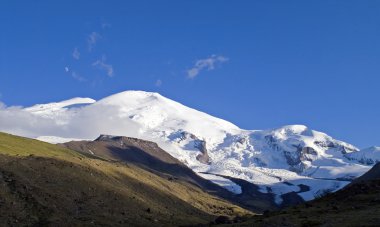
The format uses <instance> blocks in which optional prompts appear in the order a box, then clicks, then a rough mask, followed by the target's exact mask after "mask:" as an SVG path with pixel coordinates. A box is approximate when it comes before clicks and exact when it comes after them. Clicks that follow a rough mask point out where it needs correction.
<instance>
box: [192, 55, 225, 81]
mask: <svg viewBox="0 0 380 227" xmlns="http://www.w3.org/2000/svg"><path fill="white" fill-rule="evenodd" d="M228 60H229V59H228V58H226V57H224V56H221V55H215V54H213V55H211V56H210V57H209V58H205V59H200V60H197V61H196V62H195V65H194V67H193V68H191V69H189V70H187V77H188V78H190V79H194V78H195V77H196V76H198V74H199V73H200V72H201V71H202V70H208V71H210V70H214V69H215V66H216V65H217V64H222V63H224V62H227V61H228Z"/></svg>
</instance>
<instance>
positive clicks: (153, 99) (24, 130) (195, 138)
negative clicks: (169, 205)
mask: <svg viewBox="0 0 380 227" xmlns="http://www.w3.org/2000/svg"><path fill="white" fill-rule="evenodd" d="M75 100H80V101H78V102H76V101H75ZM41 106H42V107H41ZM37 110H38V111H37ZM11 116H12V117H11ZM0 122H1V124H0V130H2V131H6V132H11V133H15V134H19V135H23V136H27V137H33V138H39V139H41V140H45V141H48V142H53V143H56V142H68V141H70V140H72V139H67V138H75V139H77V140H78V139H88V140H93V139H95V138H97V137H98V136H99V135H100V134H107V135H117V136H127V137H134V138H139V139H143V140H147V141H152V142H155V143H157V144H158V146H159V147H160V148H162V149H163V150H165V151H167V152H168V153H169V154H170V155H171V156H173V157H174V158H176V159H178V160H179V161H181V162H182V163H184V164H185V165H186V166H188V167H189V168H191V169H192V170H194V171H195V172H196V173H197V174H198V175H199V176H201V177H203V178H205V179H209V180H211V181H213V182H214V183H216V184H219V185H220V186H223V187H225V188H226V189H228V190H230V191H231V192H233V193H235V194H237V195H238V194H240V193H243V190H242V187H243V185H245V186H246V183H247V182H248V183H249V184H253V185H255V186H257V187H258V188H257V191H258V192H260V193H262V194H264V195H266V196H270V197H273V200H274V202H275V203H276V204H277V205H278V206H283V205H286V204H287V203H289V201H290V200H292V201H303V200H311V199H314V198H316V197H319V196H320V195H321V194H323V193H324V192H325V191H336V190H338V189H340V188H342V187H344V186H345V185H347V184H349V183H350V182H351V180H352V179H354V178H356V177H358V176H360V175H362V174H363V173H365V172H366V171H368V170H369V169H370V168H371V165H372V164H374V162H376V161H377V159H374V157H375V156H376V155H375V156H372V154H375V153H376V152H374V151H371V150H370V151H365V150H364V151H363V150H362V151H360V150H359V149H358V148H356V147H355V146H353V145H351V144H348V143H345V142H342V141H339V140H336V139H334V138H332V137H330V136H328V135H326V134H324V133H322V132H317V131H314V130H311V129H309V128H308V127H306V126H303V125H289V126H284V127H280V128H277V129H270V130H244V129H240V128H239V127H237V126H236V125H234V124H232V123H230V122H227V121H225V120H222V119H219V118H216V117H213V116H210V115H208V114H206V113H202V112H200V111H197V110H194V109H191V108H189V107H186V106H184V105H182V104H180V103H177V102H175V101H172V100H170V99H168V98H165V97H163V96H161V95H160V94H157V93H150V92H143V91H126V92H122V93H118V94H115V95H112V96H109V97H106V98H104V99H101V100H99V101H96V102H94V100H92V99H83V98H77V99H72V100H71V101H70V102H67V101H64V102H59V103H52V104H45V105H36V106H33V107H29V108H23V109H13V108H6V109H3V110H2V111H0ZM362 154H365V156H363V155H362ZM361 157H366V158H367V157H369V158H371V160H372V161H374V162H373V163H372V162H366V161H363V160H362V158H361ZM237 182H239V183H240V184H239V183H237ZM242 182H244V183H242ZM242 184H243V185H242ZM289 195H291V199H289Z"/></svg>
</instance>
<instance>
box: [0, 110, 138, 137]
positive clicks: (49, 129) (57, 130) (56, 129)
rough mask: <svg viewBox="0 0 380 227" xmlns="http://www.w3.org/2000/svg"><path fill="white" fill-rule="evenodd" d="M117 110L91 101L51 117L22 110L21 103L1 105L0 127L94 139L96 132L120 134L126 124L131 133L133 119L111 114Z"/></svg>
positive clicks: (28, 133) (34, 134)
mask: <svg viewBox="0 0 380 227" xmlns="http://www.w3.org/2000/svg"><path fill="white" fill-rule="evenodd" d="M119 111H120V109H119V108H118V107H112V106H110V107H107V108H104V106H102V105H93V106H87V107H84V109H83V110H82V111H80V112H77V110H68V111H67V113H65V114H63V115H59V116H56V118H55V119H51V118H49V117H44V116H43V115H36V114H33V113H30V112H28V111H25V110H24V109H22V107H5V106H4V107H0V123H1V124H0V131H3V132H8V133H12V134H16V135H21V136H26V137H32V138H35V137H37V136H41V135H54V136H60V137H66V138H71V137H73V138H85V139H95V138H96V137H97V136H99V134H100V133H103V134H112V135H124V134H125V133H126V131H125V129H126V128H127V129H128V130H127V133H128V134H130V135H128V136H132V135H133V133H134V132H136V131H138V127H139V126H138V125H137V123H135V122H134V121H132V120H129V119H125V118H123V116H118V115H117V114H115V113H118V112H119ZM110 116H112V117H110ZM68 120H69V121H68ZM62 122H67V123H65V124H62ZM110 125H113V126H112V127H110ZM129 132H130V133H129Z"/></svg>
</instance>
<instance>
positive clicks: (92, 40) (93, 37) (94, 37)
mask: <svg viewBox="0 0 380 227" xmlns="http://www.w3.org/2000/svg"><path fill="white" fill-rule="evenodd" d="M100 38H102V36H101V35H100V34H99V33H97V32H92V33H91V34H90V35H88V37H87V45H88V51H90V52H91V51H92V49H93V48H94V46H95V44H96V42H97V41H98V40H99V39H100Z"/></svg>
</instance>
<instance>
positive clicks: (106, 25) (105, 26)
mask: <svg viewBox="0 0 380 227" xmlns="http://www.w3.org/2000/svg"><path fill="white" fill-rule="evenodd" d="M101 26H102V28H103V29H106V28H110V27H111V24H110V23H107V22H102V24H101Z"/></svg>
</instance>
